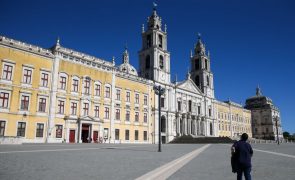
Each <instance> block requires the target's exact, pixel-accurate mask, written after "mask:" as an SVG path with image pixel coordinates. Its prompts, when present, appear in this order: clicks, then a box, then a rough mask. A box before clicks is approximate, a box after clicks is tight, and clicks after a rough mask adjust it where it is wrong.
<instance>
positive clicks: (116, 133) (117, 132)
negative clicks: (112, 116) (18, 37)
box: [115, 129, 120, 140]
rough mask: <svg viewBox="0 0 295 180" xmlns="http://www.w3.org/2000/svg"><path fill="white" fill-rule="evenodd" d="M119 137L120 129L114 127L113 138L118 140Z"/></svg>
mask: <svg viewBox="0 0 295 180" xmlns="http://www.w3.org/2000/svg"><path fill="white" fill-rule="evenodd" d="M119 139H120V130H119V129H115V140H119Z"/></svg>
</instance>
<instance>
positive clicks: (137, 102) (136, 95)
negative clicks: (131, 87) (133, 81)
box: [135, 94, 139, 104]
mask: <svg viewBox="0 0 295 180" xmlns="http://www.w3.org/2000/svg"><path fill="white" fill-rule="evenodd" d="M135 103H136V104H139V94H135Z"/></svg>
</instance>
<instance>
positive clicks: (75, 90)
mask: <svg viewBox="0 0 295 180" xmlns="http://www.w3.org/2000/svg"><path fill="white" fill-rule="evenodd" d="M78 87H79V80H78V79H73V92H78Z"/></svg>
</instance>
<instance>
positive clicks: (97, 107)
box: [94, 106, 99, 117]
mask: <svg viewBox="0 0 295 180" xmlns="http://www.w3.org/2000/svg"><path fill="white" fill-rule="evenodd" d="M94 117H99V106H95V107H94Z"/></svg>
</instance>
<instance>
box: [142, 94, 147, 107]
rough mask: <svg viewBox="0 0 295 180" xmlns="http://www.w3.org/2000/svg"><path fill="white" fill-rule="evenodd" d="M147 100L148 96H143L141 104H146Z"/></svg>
mask: <svg viewBox="0 0 295 180" xmlns="http://www.w3.org/2000/svg"><path fill="white" fill-rule="evenodd" d="M147 101H148V97H147V96H146V95H145V96H144V98H143V104H144V105H147V104H148V102H147Z"/></svg>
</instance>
